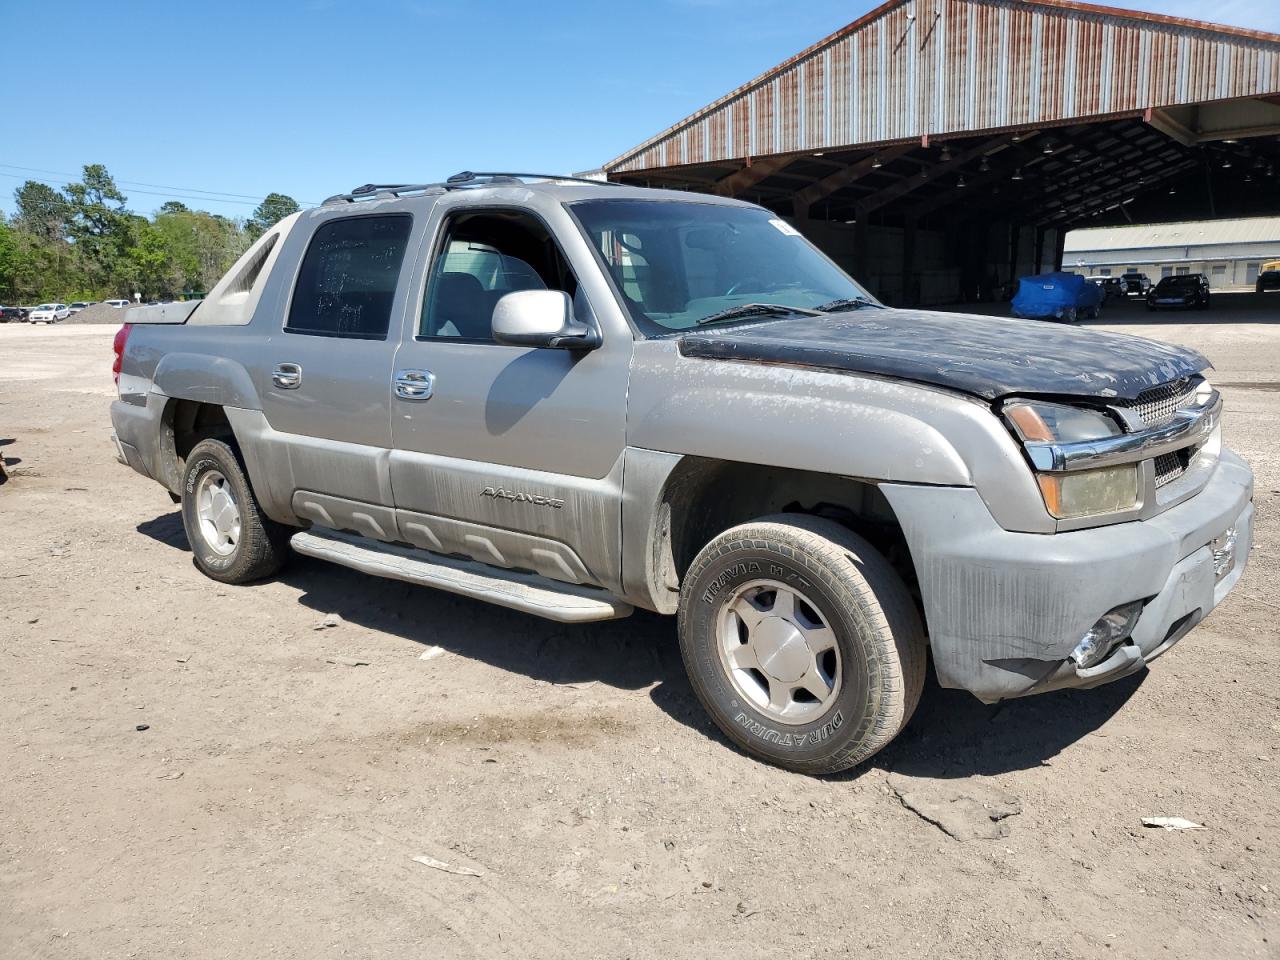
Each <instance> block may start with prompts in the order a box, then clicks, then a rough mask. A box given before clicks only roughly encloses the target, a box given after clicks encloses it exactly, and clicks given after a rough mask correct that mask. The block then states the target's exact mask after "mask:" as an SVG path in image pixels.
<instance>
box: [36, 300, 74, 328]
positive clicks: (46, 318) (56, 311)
mask: <svg viewBox="0 0 1280 960" xmlns="http://www.w3.org/2000/svg"><path fill="white" fill-rule="evenodd" d="M69 316H71V309H70V308H69V307H68V306H67V305H66V304H65V303H42V304H40V306H38V307H36V308H35V309H34V310H32V311H31V312H30V313H29V314H28V315H27V321H28V322H29V323H57V322H58V321H59V320H65V319H67V317H69Z"/></svg>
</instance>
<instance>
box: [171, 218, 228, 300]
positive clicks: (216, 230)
mask: <svg viewBox="0 0 1280 960" xmlns="http://www.w3.org/2000/svg"><path fill="white" fill-rule="evenodd" d="M155 229H156V231H157V232H158V233H159V234H160V235H161V236H162V237H163V238H164V241H165V244H166V245H167V247H168V249H169V251H170V253H171V254H172V257H173V264H174V268H175V275H176V277H177V281H176V282H177V287H178V289H181V290H187V291H196V292H203V293H207V292H208V291H209V290H210V289H211V288H212V287H213V285H214V284H215V283H217V282H218V280H219V279H220V278H221V277H222V275H223V274H224V273H226V272H227V269H228V268H229V267H230V266H231V265H232V264H233V263H235V261H236V258H237V257H239V256H240V254H242V253H243V252H244V250H245V248H246V247H247V246H248V243H249V240H248V237H247V236H246V234H245V232H244V231H243V230H242V229H241V228H240V226H239V225H238V224H237V223H235V222H234V221H232V220H228V219H227V218H226V217H219V216H216V215H214V214H211V213H205V212H204V211H203V210H187V211H185V212H181V213H158V214H156V218H155Z"/></svg>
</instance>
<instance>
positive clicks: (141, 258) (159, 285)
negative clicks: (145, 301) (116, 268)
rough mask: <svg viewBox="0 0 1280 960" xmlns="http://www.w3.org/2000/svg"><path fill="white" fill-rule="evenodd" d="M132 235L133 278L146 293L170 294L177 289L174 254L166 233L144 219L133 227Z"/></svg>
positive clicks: (155, 294)
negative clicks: (165, 235) (166, 238)
mask: <svg viewBox="0 0 1280 960" xmlns="http://www.w3.org/2000/svg"><path fill="white" fill-rule="evenodd" d="M133 238H134V243H133V245H132V246H130V247H129V248H128V250H127V251H126V254H127V257H128V261H129V267H130V268H131V269H130V270H129V271H128V273H129V274H130V275H131V276H130V279H132V280H133V281H134V282H135V284H136V286H137V287H138V289H139V290H141V291H142V292H143V293H144V294H146V295H147V296H157V297H168V296H172V295H174V294H175V293H177V292H178V291H177V290H176V289H174V288H175V286H176V283H175V281H176V279H177V275H176V274H175V272H174V261H173V254H172V252H171V251H170V249H169V245H168V244H167V243H165V238H164V235H163V234H162V233H160V231H159V230H157V229H156V228H155V227H153V226H152V225H151V224H149V223H147V222H146V221H143V222H142V224H140V225H136V226H135V227H134V230H133ZM122 272H123V271H122Z"/></svg>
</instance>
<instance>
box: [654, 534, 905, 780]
mask: <svg viewBox="0 0 1280 960" xmlns="http://www.w3.org/2000/svg"><path fill="white" fill-rule="evenodd" d="M679 630H680V651H681V655H682V656H683V658H684V663H685V669H686V670H687V671H688V673H689V678H690V681H691V683H692V685H693V689H694V691H695V692H696V693H697V695H698V699H699V700H700V701H701V702H702V705H703V706H704V707H705V708H706V710H707V712H708V713H709V714H710V715H711V718H712V719H713V720H714V721H715V723H716V725H717V726H719V727H720V729H721V730H723V731H724V733H725V735H726V736H728V737H729V739H731V740H732V741H733V742H734V743H736V744H738V745H739V746H740V747H742V748H743V749H744V750H746V751H747V752H748V753H750V754H752V755H753V756H756V757H759V758H760V759H762V760H765V761H767V762H769V763H773V764H776V765H777V766H780V767H785V768H787V769H789V770H795V771H798V772H801V773H809V774H821V773H833V772H835V771H837V770H844V769H847V768H849V767H852V766H855V765H856V764H858V763H861V762H862V761H863V760H866V759H867V758H868V757H870V756H872V755H873V754H874V753H876V752H877V751H878V750H880V749H881V748H882V747H884V746H885V745H886V744H887V743H889V741H891V740H892V739H893V738H894V737H895V736H897V734H898V733H899V731H901V729H902V728H903V727H904V726H905V725H906V723H907V721H908V720H909V719H910V718H911V714H912V712H913V711H914V710H915V707H916V703H917V702H918V701H919V699H920V691H921V689H922V688H923V686H924V671H925V635H924V628H923V626H922V624H921V622H920V616H919V614H918V613H917V611H916V607H915V604H914V602H913V601H912V598H911V595H910V593H909V592H908V591H907V588H906V585H905V584H904V583H903V582H902V579H901V578H900V577H899V576H898V574H897V573H896V572H895V571H894V569H893V568H892V567H891V566H890V565H889V562H888V561H887V560H886V559H885V558H884V557H883V556H881V555H880V554H879V553H878V552H877V551H876V550H875V548H873V547H872V546H871V545H870V544H869V543H867V541H865V540H864V539H862V538H861V537H859V536H857V535H856V534H854V533H851V532H850V531H848V530H846V529H845V528H843V527H841V526H839V525H838V524H836V523H834V522H832V521H829V520H823V519H820V518H816V517H809V516H804V515H800V514H782V515H778V516H774V517H765V518H762V519H760V520H756V521H753V522H751V523H747V524H743V525H742V526H738V527H733V528H732V529H730V530H726V531H725V532H724V533H722V534H720V535H719V536H718V537H716V538H715V539H714V540H712V541H711V542H710V543H709V544H707V546H706V547H704V548H703V549H702V551H701V552H700V553H699V554H698V556H697V557H696V558H695V560H694V562H693V565H692V566H691V567H690V569H689V571H688V574H687V575H686V576H685V578H684V583H683V586H682V589H681V593H680V612H679Z"/></svg>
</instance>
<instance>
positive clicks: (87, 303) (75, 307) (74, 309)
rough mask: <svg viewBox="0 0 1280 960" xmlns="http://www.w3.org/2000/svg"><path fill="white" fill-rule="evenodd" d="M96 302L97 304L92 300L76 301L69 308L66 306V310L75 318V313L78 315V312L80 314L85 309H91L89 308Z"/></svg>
mask: <svg viewBox="0 0 1280 960" xmlns="http://www.w3.org/2000/svg"><path fill="white" fill-rule="evenodd" d="M96 302H97V301H94V300H77V301H76V302H75V303H73V304H71V305H70V306H68V307H67V310H68V311H70V313H71V316H75V315H76V314H77V313H79V312H80V311H81V310H83V309H84V308H85V307H91V306H93V305H94V303H96Z"/></svg>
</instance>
